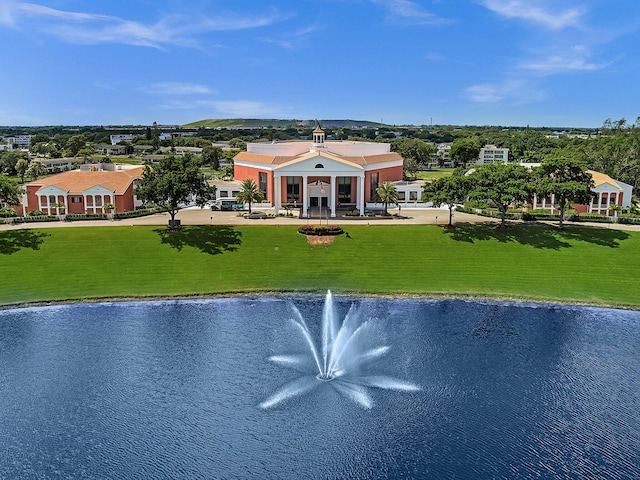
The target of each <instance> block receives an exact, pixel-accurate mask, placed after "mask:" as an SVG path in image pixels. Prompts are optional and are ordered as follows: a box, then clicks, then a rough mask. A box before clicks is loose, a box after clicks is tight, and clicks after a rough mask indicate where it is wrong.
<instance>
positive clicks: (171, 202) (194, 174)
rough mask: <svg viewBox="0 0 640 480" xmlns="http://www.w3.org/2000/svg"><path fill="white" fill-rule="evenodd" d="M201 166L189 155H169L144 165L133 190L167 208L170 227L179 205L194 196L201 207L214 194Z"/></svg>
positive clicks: (213, 189) (138, 195) (145, 199)
mask: <svg viewBox="0 0 640 480" xmlns="http://www.w3.org/2000/svg"><path fill="white" fill-rule="evenodd" d="M200 166H201V163H200V161H199V160H198V159H196V158H194V157H192V156H191V155H184V156H182V157H176V156H174V155H168V156H166V157H165V158H163V159H162V160H160V162H159V163H158V164H156V165H153V166H151V165H147V166H146V167H145V169H144V172H143V173H142V177H140V180H139V181H138V184H137V185H136V188H135V191H134V193H135V195H136V196H137V197H138V198H139V199H140V200H142V201H143V202H145V203H153V204H155V205H158V206H159V207H162V208H166V209H167V211H168V212H169V215H170V216H171V222H170V225H171V226H173V225H175V217H176V213H178V210H179V209H180V205H182V204H185V203H188V202H189V201H191V200H193V199H195V203H196V205H198V206H200V207H203V206H204V205H205V204H206V203H207V202H208V201H210V200H211V199H213V198H214V197H215V187H213V186H211V185H209V184H208V183H207V180H206V178H205V176H204V174H203V173H202V171H201V170H200Z"/></svg>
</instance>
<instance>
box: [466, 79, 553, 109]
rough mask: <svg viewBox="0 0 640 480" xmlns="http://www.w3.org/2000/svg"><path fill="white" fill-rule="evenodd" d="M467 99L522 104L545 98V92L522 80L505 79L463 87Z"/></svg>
mask: <svg viewBox="0 0 640 480" xmlns="http://www.w3.org/2000/svg"><path fill="white" fill-rule="evenodd" d="M465 93H466V94H467V96H468V97H469V99H470V100H471V101H473V102H476V103H509V104H512V105H522V104H526V103H533V102H537V101H539V100H542V99H544V98H545V94H544V93H543V92H541V91H538V90H536V89H535V88H534V87H533V86H532V85H531V84H530V83H529V82H526V81H524V80H507V81H504V82H502V83H481V84H477V85H472V86H471V87H468V88H466V89H465Z"/></svg>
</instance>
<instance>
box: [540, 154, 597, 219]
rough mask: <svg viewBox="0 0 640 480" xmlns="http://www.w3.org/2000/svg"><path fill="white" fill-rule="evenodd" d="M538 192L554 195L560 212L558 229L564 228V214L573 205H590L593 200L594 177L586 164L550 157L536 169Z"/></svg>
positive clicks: (574, 160) (556, 156)
mask: <svg viewBox="0 0 640 480" xmlns="http://www.w3.org/2000/svg"><path fill="white" fill-rule="evenodd" d="M535 175H536V179H537V182H536V192H537V193H538V194H540V195H542V196H545V197H546V196H550V195H552V198H553V202H554V206H555V208H557V209H558V210H559V211H560V221H559V223H558V228H562V227H563V221H564V212H565V210H566V209H567V207H569V206H570V205H571V204H573V203H582V204H588V203H589V202H591V199H592V198H593V195H594V194H593V191H592V189H593V187H594V184H593V177H592V176H591V174H590V173H589V172H587V171H586V168H585V166H584V164H583V163H582V162H581V161H579V160H576V159H575V158H567V157H563V156H560V155H549V156H548V157H546V158H545V159H544V161H543V162H542V164H541V165H540V166H539V167H537V168H536V169H535Z"/></svg>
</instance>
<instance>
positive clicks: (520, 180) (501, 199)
mask: <svg viewBox="0 0 640 480" xmlns="http://www.w3.org/2000/svg"><path fill="white" fill-rule="evenodd" d="M469 182H470V191H469V198H472V199H476V200H485V201H488V202H489V203H491V204H493V205H494V206H495V207H496V208H497V209H498V211H499V212H500V218H501V226H503V227H504V226H505V224H506V215H507V209H508V208H509V207H510V206H512V205H513V206H517V205H518V204H522V203H529V202H530V201H531V198H532V196H533V187H532V182H531V173H530V171H529V170H528V169H527V168H525V167H523V166H522V165H518V164H515V163H501V162H500V163H490V164H488V165H482V166H480V167H478V168H477V169H476V170H475V171H473V173H471V174H470V175H469Z"/></svg>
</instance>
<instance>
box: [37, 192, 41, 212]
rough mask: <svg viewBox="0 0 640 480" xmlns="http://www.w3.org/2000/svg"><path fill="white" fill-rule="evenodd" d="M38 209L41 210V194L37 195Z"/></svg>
mask: <svg viewBox="0 0 640 480" xmlns="http://www.w3.org/2000/svg"><path fill="white" fill-rule="evenodd" d="M38 210H40V211H42V195H38Z"/></svg>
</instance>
